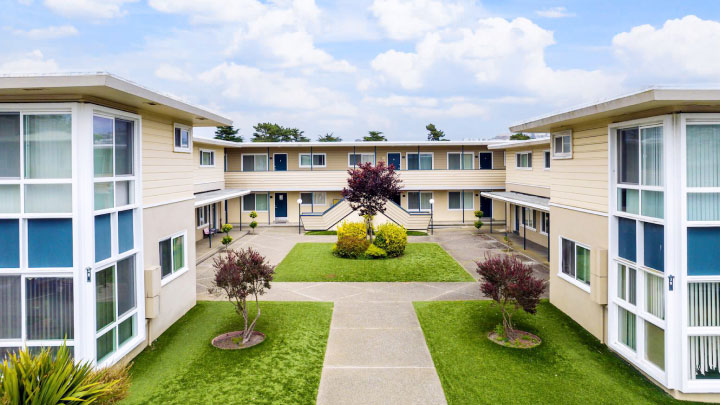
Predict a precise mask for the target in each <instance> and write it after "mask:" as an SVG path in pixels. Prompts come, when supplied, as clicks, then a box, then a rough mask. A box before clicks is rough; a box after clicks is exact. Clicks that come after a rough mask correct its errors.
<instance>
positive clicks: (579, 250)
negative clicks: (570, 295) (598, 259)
mask: <svg viewBox="0 0 720 405" xmlns="http://www.w3.org/2000/svg"><path fill="white" fill-rule="evenodd" d="M560 240H561V252H560V255H561V256H560V269H561V275H564V276H565V277H568V278H570V279H571V280H573V281H575V280H577V281H578V282H580V284H579V285H586V286H589V285H590V249H589V248H586V247H585V246H581V245H580V244H578V243H576V242H573V241H571V240H568V239H565V238H561V239H560Z"/></svg>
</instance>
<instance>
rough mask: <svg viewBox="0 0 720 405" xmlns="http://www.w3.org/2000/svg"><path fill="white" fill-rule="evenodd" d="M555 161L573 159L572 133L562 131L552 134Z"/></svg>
mask: <svg viewBox="0 0 720 405" xmlns="http://www.w3.org/2000/svg"><path fill="white" fill-rule="evenodd" d="M550 139H551V140H552V152H553V153H552V155H553V159H568V158H572V131H569V130H568V131H562V132H557V133H554V134H552V136H551V137H550Z"/></svg>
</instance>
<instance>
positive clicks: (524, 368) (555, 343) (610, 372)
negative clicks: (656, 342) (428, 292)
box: [414, 301, 677, 405]
mask: <svg viewBox="0 0 720 405" xmlns="http://www.w3.org/2000/svg"><path fill="white" fill-rule="evenodd" d="M414 305H415V310H416V312H417V314H418V318H419V319H420V324H421V326H422V329H423V332H424V333H425V340H426V341H427V344H428V347H429V348H430V353H431V354H432V358H433V361H434V362H435V367H436V368H437V371H438V374H439V375H440V380H441V382H442V386H443V389H444V390H445V397H446V398H447V400H448V403H449V404H450V405H453V404H509V403H515V404H530V403H534V404H551V403H552V404H558V403H563V404H661V403H676V402H677V401H674V400H673V399H672V398H671V397H670V396H668V395H666V394H665V393H664V392H663V391H662V390H661V389H660V388H658V387H656V386H655V385H653V384H652V383H650V382H649V381H647V380H646V379H645V378H644V377H643V376H642V375H641V374H640V373H639V372H637V371H636V370H635V369H634V368H632V367H630V366H629V365H627V364H626V363H625V362H623V361H622V360H621V359H620V358H619V357H617V356H616V355H614V354H613V353H612V352H610V350H609V349H608V348H607V347H606V346H604V345H603V344H601V343H600V342H599V341H598V340H597V339H595V337H593V336H592V335H590V334H589V333H588V332H586V331H585V330H584V329H582V328H581V327H580V326H579V325H578V324H577V323H575V322H574V321H573V320H571V319H570V318H569V317H567V316H566V315H565V314H563V313H562V312H560V311H559V310H558V309H557V308H555V307H554V306H553V305H551V304H550V303H548V302H546V301H544V302H542V303H541V304H540V307H539V308H538V313H537V316H536V317H532V316H530V315H521V316H518V317H517V321H518V322H517V325H516V326H518V327H519V328H520V329H522V330H526V331H528V332H532V333H535V334H536V335H538V336H540V338H542V339H543V343H542V344H541V345H540V346H538V347H536V348H534V349H529V350H526V349H512V348H506V347H502V346H499V345H497V344H495V343H492V342H491V341H489V340H488V339H487V337H486V334H487V332H489V331H490V330H492V329H493V328H494V327H495V325H497V324H498V323H499V322H500V321H501V316H500V312H499V310H498V309H497V307H492V306H491V303H490V302H488V301H464V302H416V303H415V304H414Z"/></svg>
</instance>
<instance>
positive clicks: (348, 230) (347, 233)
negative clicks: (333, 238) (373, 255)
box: [333, 221, 370, 258]
mask: <svg viewBox="0 0 720 405" xmlns="http://www.w3.org/2000/svg"><path fill="white" fill-rule="evenodd" d="M337 236H338V240H337V243H336V244H335V246H333V253H334V254H335V255H336V256H339V257H346V258H359V257H362V256H363V255H364V254H365V250H367V248H368V245H369V244H370V242H369V241H368V240H367V228H366V225H365V223H363V222H350V221H343V223H342V224H340V226H338V230H337Z"/></svg>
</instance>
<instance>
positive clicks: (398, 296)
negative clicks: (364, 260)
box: [197, 227, 548, 405]
mask: <svg viewBox="0 0 720 405" xmlns="http://www.w3.org/2000/svg"><path fill="white" fill-rule="evenodd" d="M336 238H337V237H336V236H332V235H330V236H306V235H298V234H297V229H292V228H272V227H269V228H260V229H257V230H256V232H255V233H254V234H248V235H246V236H244V237H242V238H241V239H239V240H238V241H236V242H235V243H234V244H233V245H232V248H235V249H238V248H245V247H253V248H255V249H257V250H258V251H259V252H260V253H262V254H263V255H265V256H266V257H267V258H268V260H269V261H270V263H271V264H275V265H277V264H278V263H280V261H282V259H283V258H284V257H285V255H287V253H288V252H289V251H290V249H292V247H293V246H295V244H296V243H298V242H333V241H335V240H336ZM410 242H437V243H439V244H440V245H441V246H442V247H443V248H444V249H445V250H446V251H447V252H448V253H449V254H450V255H451V256H453V257H454V258H455V260H457V261H458V262H459V263H460V264H461V265H462V266H463V267H464V268H465V270H466V271H467V272H468V273H469V274H471V275H472V276H473V277H475V278H476V279H477V273H475V260H480V259H482V258H484V257H485V256H486V254H497V253H501V252H503V251H504V249H505V247H504V246H503V245H502V244H501V243H499V242H498V241H496V240H494V239H492V238H490V237H488V236H487V235H478V234H476V233H475V232H473V231H472V230H470V229H464V228H463V229H458V228H447V229H438V230H435V234H434V235H431V236H421V237H410ZM523 260H524V261H527V262H528V263H529V264H532V265H533V268H534V270H535V273H536V274H537V276H538V277H541V278H543V279H547V277H548V273H547V268H546V267H545V266H543V265H540V264H538V263H537V262H534V261H532V259H530V258H523ZM212 262H213V261H212V258H210V259H207V260H205V261H203V262H202V263H200V264H198V266H197V274H198V275H197V277H198V285H197V288H198V291H197V292H198V299H199V300H215V299H222V298H221V297H217V296H214V295H211V294H209V293H208V291H207V290H208V287H210V286H211V283H212V277H213V270H212ZM262 299H263V300H269V301H326V302H327V301H331V302H333V303H334V309H333V316H332V322H331V324H330V335H329V337H328V344H327V349H326V352H325V362H324V365H323V371H322V377H321V380H320V388H319V391H318V397H317V403H318V404H320V405H324V404H339V403H342V404H445V403H446V401H445V395H444V393H443V389H442V385H441V384H440V379H439V378H438V375H437V371H436V370H435V366H434V364H433V361H432V358H431V357H430V351H429V350H428V347H427V345H426V344H425V337H424V335H423V332H422V329H421V328H420V323H419V321H418V318H417V316H416V314H415V309H414V308H413V305H412V302H413V301H447V300H479V299H484V298H483V297H482V294H481V293H480V288H479V286H478V283H477V282H459V283H428V282H410V283H401V282H394V283H393V282H388V283H375V282H364V283H343V282H313V283H303V282H295V283H288V282H286V283H280V282H278V283H273V285H272V289H271V290H270V291H269V292H268V293H267V294H266V295H264V296H263V297H262Z"/></svg>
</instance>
